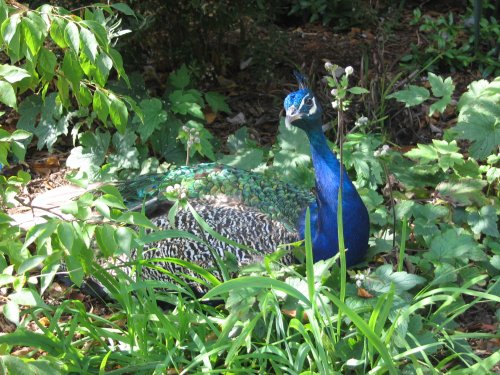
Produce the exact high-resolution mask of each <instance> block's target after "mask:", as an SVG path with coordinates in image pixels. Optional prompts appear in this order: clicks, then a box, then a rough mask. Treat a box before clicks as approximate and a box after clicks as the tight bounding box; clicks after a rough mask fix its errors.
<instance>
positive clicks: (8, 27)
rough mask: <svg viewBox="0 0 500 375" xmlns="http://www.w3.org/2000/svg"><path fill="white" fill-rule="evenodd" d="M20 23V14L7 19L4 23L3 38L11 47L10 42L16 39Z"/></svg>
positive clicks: (2, 28)
mask: <svg viewBox="0 0 500 375" xmlns="http://www.w3.org/2000/svg"><path fill="white" fill-rule="evenodd" d="M19 22H21V14H20V13H14V14H13V15H12V16H10V17H9V18H7V19H6V20H5V21H3V22H2V26H1V30H2V37H3V41H4V42H5V43H6V44H7V45H9V44H10V42H11V41H12V38H13V37H14V34H15V33H16V31H17V25H19Z"/></svg>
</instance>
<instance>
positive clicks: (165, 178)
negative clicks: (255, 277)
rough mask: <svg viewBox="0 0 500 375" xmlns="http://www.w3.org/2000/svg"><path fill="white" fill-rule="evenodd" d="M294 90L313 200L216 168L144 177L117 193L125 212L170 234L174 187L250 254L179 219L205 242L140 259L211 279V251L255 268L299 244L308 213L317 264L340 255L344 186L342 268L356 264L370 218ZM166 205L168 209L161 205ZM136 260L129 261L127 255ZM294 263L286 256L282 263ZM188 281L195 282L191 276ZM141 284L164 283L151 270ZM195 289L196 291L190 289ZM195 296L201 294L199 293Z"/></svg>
mask: <svg viewBox="0 0 500 375" xmlns="http://www.w3.org/2000/svg"><path fill="white" fill-rule="evenodd" d="M300 84H301V87H300V89H299V90H298V91H296V92H293V93H291V94H289V95H288V96H287V98H286V99H285V103H284V106H285V110H286V123H287V126H297V127H299V128H300V129H302V130H303V131H305V133H306V134H307V136H308V139H309V142H310V147H311V155H312V161H313V166H314V169H315V177H316V194H313V193H311V192H310V191H307V190H305V189H301V188H299V187H296V186H294V185H291V184H286V183H283V182H280V181H277V180H271V179H269V178H266V177H265V176H263V175H261V174H257V173H252V172H248V171H244V170H240V169H236V168H232V167H228V166H222V165H217V164H200V165H197V166H193V167H189V166H184V167H178V168H175V169H172V170H170V171H168V172H167V173H166V174H158V175H147V176H142V177H139V178H137V179H135V180H132V181H129V182H127V183H126V184H123V185H121V187H120V190H121V192H122V195H123V196H124V198H125V200H126V202H127V204H128V205H129V207H131V208H135V209H138V208H140V207H144V206H145V207H146V213H147V214H148V216H149V217H150V218H151V220H152V221H153V223H154V224H156V225H157V226H158V227H159V228H160V229H171V228H172V226H171V223H170V222H169V220H168V218H167V215H168V207H166V206H165V202H166V201H165V192H168V191H169V190H170V191H171V190H172V187H173V186H176V187H177V188H180V190H179V191H182V192H183V193H182V194H183V197H186V198H187V199H188V201H189V202H190V204H191V205H192V206H193V208H194V210H195V211H196V212H197V213H198V214H199V215H200V216H201V218H202V219H203V220H204V221H206V222H207V224H208V225H209V226H210V227H211V228H212V229H214V230H215V231H216V232H218V233H220V234H221V235H222V236H224V237H226V238H228V239H230V240H232V241H235V242H237V243H239V244H242V245H244V246H246V247H247V248H251V249H253V251H252V250H248V249H245V248H242V247H239V246H234V245H232V244H229V243H227V242H225V241H221V240H219V239H217V238H215V237H213V236H212V235H210V234H207V233H204V232H203V230H202V229H201V227H200V225H199V223H198V222H197V221H196V220H195V218H194V217H193V215H192V213H191V212H190V211H188V210H183V211H180V212H178V213H177V215H176V218H175V223H174V226H175V227H176V228H177V229H181V230H185V231H188V232H191V233H193V234H195V235H196V236H198V237H200V238H204V239H205V242H204V243H200V242H195V241H192V240H190V239H186V238H168V239H164V240H162V241H160V242H157V243H154V244H149V245H147V246H146V247H145V248H144V249H143V253H142V257H143V258H144V259H153V258H164V257H174V258H180V259H184V260H187V261H190V262H194V263H197V264H198V265H200V266H202V267H204V268H207V269H210V270H212V271H213V272H214V274H215V275H216V276H219V275H218V273H217V271H216V268H217V267H216V260H215V257H214V254H213V250H215V251H216V252H217V255H218V256H219V257H221V258H223V257H224V255H225V254H226V253H227V252H229V253H231V254H233V255H234V256H235V257H236V260H237V262H238V265H240V266H242V265H245V264H250V263H256V262H260V261H261V260H262V258H263V256H264V255H265V254H269V253H272V252H274V251H275V250H276V249H277V247H278V245H280V244H286V243H291V242H295V241H297V240H299V239H303V238H304V228H305V211H306V208H307V207H309V209H310V212H311V231H312V242H313V254H314V259H315V261H317V260H321V259H327V258H330V257H332V256H334V255H335V254H336V253H337V252H338V230H337V210H338V191H339V187H340V182H341V180H342V181H343V202H342V204H343V223H344V242H345V246H346V248H347V254H346V258H347V263H348V265H353V264H356V263H358V262H360V261H361V260H362V259H363V258H364V256H365V254H366V250H367V248H368V235H369V218H368V212H367V210H366V207H365V205H364V204H363V202H362V200H361V198H360V196H359V194H358V193H357V191H356V188H355V187H354V185H353V183H352V182H351V180H350V178H349V176H348V175H347V173H346V172H345V171H344V172H343V178H342V179H341V178H340V171H341V168H340V163H339V161H338V159H337V157H336V156H335V155H334V154H333V152H332V151H331V150H330V148H329V147H328V143H327V140H326V137H325V135H324V133H323V130H322V119H321V117H322V110H321V106H320V105H319V102H318V101H317V99H316V98H315V96H314V94H313V93H312V91H311V90H309V89H308V88H307V87H305V85H304V83H303V81H302V82H300ZM167 206H168V205H167ZM132 256H135V254H132ZM284 260H285V261H286V262H291V261H293V258H292V256H291V255H289V256H287V257H285V258H284ZM157 265H159V266H161V267H162V268H164V269H166V270H168V271H170V272H172V273H174V274H175V273H178V272H187V273H190V271H189V270H186V269H185V268H183V267H181V266H179V265H178V264H174V263H168V262H165V263H159V264H157ZM193 276H194V275H193ZM143 277H144V278H146V279H155V280H167V279H169V276H168V275H165V274H164V273H162V272H160V271H158V270H157V269H154V268H153V269H144V270H143ZM194 286H195V288H196V287H197V286H196V285H194ZM199 291H200V292H202V291H203V289H199Z"/></svg>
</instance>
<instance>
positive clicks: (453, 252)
mask: <svg viewBox="0 0 500 375" xmlns="http://www.w3.org/2000/svg"><path fill="white" fill-rule="evenodd" d="M477 247H478V243H477V242H476V241H474V238H473V237H472V236H471V235H469V234H467V233H464V232H463V231H462V230H461V229H457V228H451V229H448V230H447V231H445V232H443V233H439V234H438V235H436V236H435V237H434V238H433V239H432V241H431V245H430V249H429V251H428V252H426V253H425V254H424V258H427V259H429V260H431V261H438V262H450V263H454V262H459V263H462V264H463V263H467V261H468V256H467V255H468V254H469V253H470V252H471V251H472V250H473V249H475V248H477Z"/></svg>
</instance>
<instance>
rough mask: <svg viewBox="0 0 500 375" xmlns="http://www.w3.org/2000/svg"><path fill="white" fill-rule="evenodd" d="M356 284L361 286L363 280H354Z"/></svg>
mask: <svg viewBox="0 0 500 375" xmlns="http://www.w3.org/2000/svg"><path fill="white" fill-rule="evenodd" d="M356 286H357V287H358V288H361V287H362V286H363V281H361V280H356Z"/></svg>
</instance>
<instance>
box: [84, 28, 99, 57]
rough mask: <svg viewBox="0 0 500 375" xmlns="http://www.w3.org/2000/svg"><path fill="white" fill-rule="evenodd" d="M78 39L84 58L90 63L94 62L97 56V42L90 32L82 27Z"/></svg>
mask: <svg viewBox="0 0 500 375" xmlns="http://www.w3.org/2000/svg"><path fill="white" fill-rule="evenodd" d="M80 38H81V41H82V50H83V53H84V54H85V56H87V58H88V59H89V60H90V61H91V62H94V61H95V58H96V56H97V46H98V43H97V40H96V37H95V36H94V33H92V32H91V31H90V30H88V29H86V28H84V27H82V28H81V29H80Z"/></svg>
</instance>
